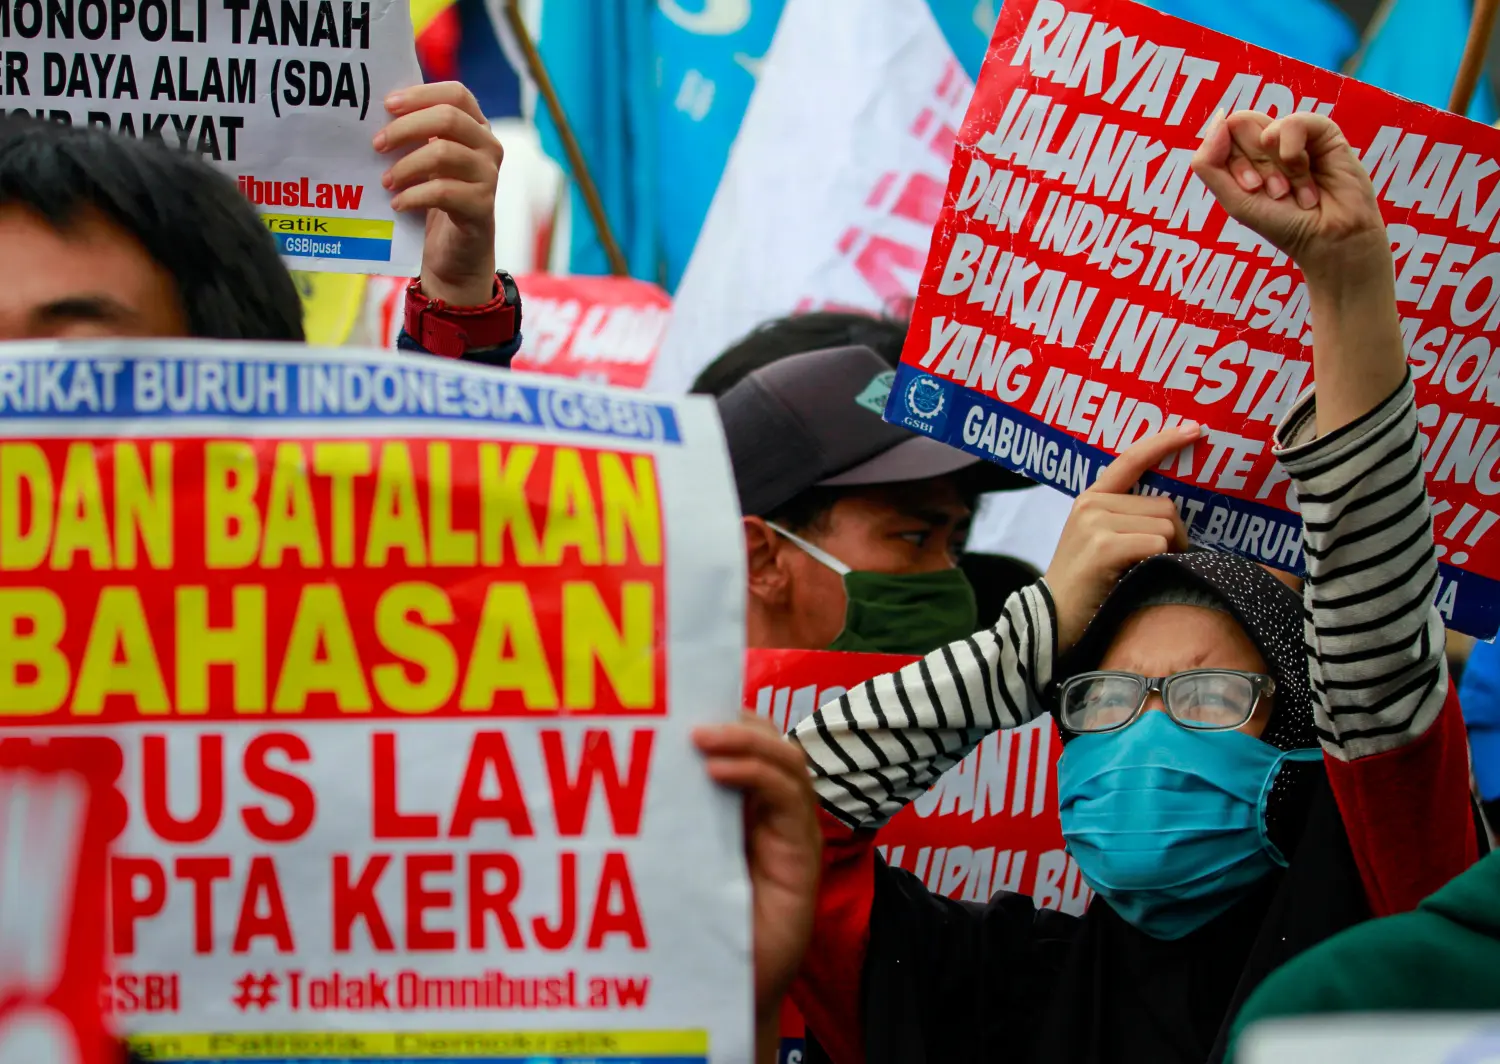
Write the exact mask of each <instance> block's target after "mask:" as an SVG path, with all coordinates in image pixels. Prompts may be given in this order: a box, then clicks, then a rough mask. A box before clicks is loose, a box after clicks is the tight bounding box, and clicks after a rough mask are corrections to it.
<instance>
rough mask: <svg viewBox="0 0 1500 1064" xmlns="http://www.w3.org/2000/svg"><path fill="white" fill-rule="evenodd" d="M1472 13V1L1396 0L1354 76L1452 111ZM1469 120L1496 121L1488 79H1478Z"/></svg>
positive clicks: (1409, 97)
mask: <svg viewBox="0 0 1500 1064" xmlns="http://www.w3.org/2000/svg"><path fill="white" fill-rule="evenodd" d="M1472 15H1473V8H1472V6H1471V5H1470V3H1469V0H1396V3H1395V5H1394V6H1393V7H1392V8H1391V9H1390V11H1389V12H1388V13H1387V14H1386V17H1385V20H1384V21H1383V22H1382V23H1381V24H1380V25H1379V26H1377V27H1374V29H1375V35H1374V37H1372V38H1371V39H1370V42H1369V44H1368V45H1366V47H1365V51H1364V55H1363V56H1362V57H1361V59H1360V62H1359V65H1358V67H1356V68H1355V71H1354V76H1355V77H1357V78H1358V79H1359V80H1360V81H1367V82H1369V83H1370V84H1371V85H1378V86H1380V87H1381V88H1382V89H1386V90H1388V91H1390V92H1394V93H1396V94H1398V95H1401V96H1405V97H1406V98H1407V99H1409V100H1417V101H1420V102H1421V103H1427V104H1431V105H1432V106H1434V107H1447V106H1448V96H1449V94H1450V93H1451V92H1452V91H1453V79H1454V78H1455V77H1457V76H1458V64H1459V61H1460V60H1461V59H1462V58H1463V54H1464V43H1465V42H1466V41H1467V40H1468V39H1469V19H1470V17H1471V16H1472ZM1469 117H1470V118H1472V119H1474V120H1475V121H1476V122H1486V123H1488V122H1493V121H1495V117H1496V115H1495V97H1494V93H1493V92H1491V90H1490V82H1489V79H1488V78H1480V79H1479V89H1478V91H1477V92H1475V93H1474V102H1473V103H1472V104H1470V106H1469Z"/></svg>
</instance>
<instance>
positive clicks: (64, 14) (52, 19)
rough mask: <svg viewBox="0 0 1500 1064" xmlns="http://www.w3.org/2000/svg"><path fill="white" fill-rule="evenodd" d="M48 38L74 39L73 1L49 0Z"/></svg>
mask: <svg viewBox="0 0 1500 1064" xmlns="http://www.w3.org/2000/svg"><path fill="white" fill-rule="evenodd" d="M47 37H48V39H50V40H54V41H55V40H57V39H58V38H59V37H61V38H62V39H63V40H67V41H71V40H72V39H73V0H47Z"/></svg>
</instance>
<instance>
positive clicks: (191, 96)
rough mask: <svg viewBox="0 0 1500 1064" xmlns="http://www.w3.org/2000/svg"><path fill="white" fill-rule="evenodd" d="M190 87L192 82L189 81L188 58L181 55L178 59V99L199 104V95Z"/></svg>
mask: <svg viewBox="0 0 1500 1064" xmlns="http://www.w3.org/2000/svg"><path fill="white" fill-rule="evenodd" d="M190 85H192V82H191V81H190V80H189V79H188V69H187V56H185V55H179V56H178V57H177V98H178V99H180V100H185V101H187V102H188V103H197V102H198V94H197V93H196V92H194V91H193V90H192V89H191V88H189V86H190Z"/></svg>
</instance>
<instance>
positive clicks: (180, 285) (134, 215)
mask: <svg viewBox="0 0 1500 1064" xmlns="http://www.w3.org/2000/svg"><path fill="white" fill-rule="evenodd" d="M0 248H3V249H4V254H0V340H23V339H48V338H55V339H66V338H77V337H93V336H141V337H145V336H197V337H204V338H211V339H224V340H301V339H302V336H303V333H302V305H301V301H300V300H299V299H298V296H297V290H296V288H295V286H294V285H293V283H292V279H291V276H290V275H289V274H288V273H287V271H286V268H285V267H284V266H283V265H282V263H281V259H280V257H279V256H278V255H277V251H276V245H275V242H274V240H272V238H271V236H270V234H269V233H268V232H267V231H266V229H265V227H264V226H263V225H262V224H261V222H260V220H259V218H258V217H257V216H256V214H255V210H254V208H252V207H251V206H250V204H249V203H248V202H246V201H245V199H244V197H243V196H241V195H240V194H239V191H238V190H237V189H236V188H235V187H234V184H233V182H231V181H230V180H229V179H228V178H226V177H224V176H223V175H222V174H220V173H218V172H217V171H215V170H213V169H212V168H211V167H209V166H208V165H207V164H205V163H203V162H202V161H200V160H199V159H197V158H196V157H193V156H190V155H187V154H184V153H180V152H176V151H173V150H171V149H169V148H167V147H165V146H163V145H161V144H157V143H153V142H149V141H136V140H131V139H128V138H124V137H116V136H113V135H111V134H108V133H105V132H102V131H100V130H94V129H81V128H74V127H69V126H63V125H59V124H56V123H52V122H39V121H31V120H24V119H6V120H0Z"/></svg>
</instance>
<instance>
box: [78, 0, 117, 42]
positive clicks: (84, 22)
mask: <svg viewBox="0 0 1500 1064" xmlns="http://www.w3.org/2000/svg"><path fill="white" fill-rule="evenodd" d="M78 28H79V29H80V30H82V31H83V35H84V36H85V37H86V38H88V39H89V40H91V41H97V40H98V39H99V38H101V37H103V36H104V31H105V30H107V29H109V7H108V5H106V4H105V2H104V0H83V2H82V3H81V4H79V5H78Z"/></svg>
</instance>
